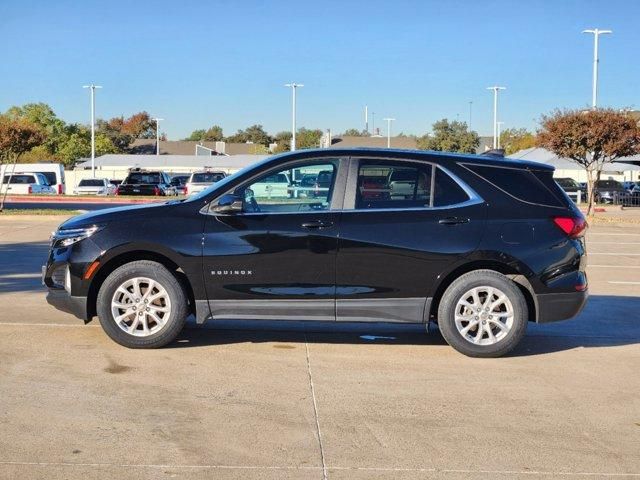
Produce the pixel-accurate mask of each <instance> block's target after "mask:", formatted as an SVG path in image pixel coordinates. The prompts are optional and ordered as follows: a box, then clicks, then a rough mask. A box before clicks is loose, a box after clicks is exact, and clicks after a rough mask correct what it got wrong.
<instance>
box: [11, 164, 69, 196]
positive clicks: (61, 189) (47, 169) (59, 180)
mask: <svg viewBox="0 0 640 480" xmlns="http://www.w3.org/2000/svg"><path fill="white" fill-rule="evenodd" d="M11 172H21V173H41V174H42V175H44V176H45V178H46V179H47V182H49V185H51V187H52V188H53V189H54V193H57V194H58V195H64V194H65V193H66V186H65V179H64V165H62V164H61V163H17V164H16V166H15V170H14V167H13V164H11V163H9V164H4V165H2V166H0V178H2V177H3V176H4V175H10V174H11Z"/></svg>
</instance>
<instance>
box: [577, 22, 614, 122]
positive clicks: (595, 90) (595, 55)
mask: <svg viewBox="0 0 640 480" xmlns="http://www.w3.org/2000/svg"><path fill="white" fill-rule="evenodd" d="M582 33H593V92H592V95H591V108H593V109H594V110H595V109H596V106H597V104H598V63H600V59H599V58H598V37H599V36H600V35H605V34H607V33H613V32H612V31H611V30H598V29H597V28H595V29H593V30H583V31H582Z"/></svg>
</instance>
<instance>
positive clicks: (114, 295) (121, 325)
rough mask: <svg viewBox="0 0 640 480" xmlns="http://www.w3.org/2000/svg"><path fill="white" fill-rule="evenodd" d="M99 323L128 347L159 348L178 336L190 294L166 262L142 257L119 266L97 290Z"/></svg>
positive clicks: (115, 339) (108, 333) (106, 331)
mask: <svg viewBox="0 0 640 480" xmlns="http://www.w3.org/2000/svg"><path fill="white" fill-rule="evenodd" d="M96 307H97V308H96V309H97V312H98V318H99V319H100V324H101V325H102V328H103V329H104V331H105V333H106V334H107V335H109V337H111V339H112V340H114V341H115V342H117V343H119V344H120V345H123V346H125V347H128V348H158V347H162V346H164V345H166V344H168V343H170V342H172V341H173V340H175V338H176V337H177V336H178V334H179V333H180V331H181V330H182V328H183V327H184V324H185V321H186V318H187V315H188V308H187V296H186V294H185V292H184V289H183V288H182V285H180V282H179V281H178V279H177V278H176V277H175V276H174V275H173V274H172V273H171V272H170V271H169V270H167V268H165V267H164V265H162V264H160V263H157V262H151V261H148V260H141V261H136V262H131V263H127V264H125V265H122V266H121V267H118V268H116V269H115V270H114V271H113V272H111V274H110V275H109V276H108V277H107V278H106V279H105V281H104V283H103V284H102V286H101V287H100V291H99V292H98V299H97V305H96Z"/></svg>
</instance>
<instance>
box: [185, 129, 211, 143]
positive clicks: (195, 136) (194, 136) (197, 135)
mask: <svg viewBox="0 0 640 480" xmlns="http://www.w3.org/2000/svg"><path fill="white" fill-rule="evenodd" d="M206 133H207V131H206V130H205V129H204V128H201V129H199V130H194V131H193V132H191V135H189V136H188V137H187V138H185V140H186V141H189V142H201V141H202V140H203V139H204V135H205V134H206Z"/></svg>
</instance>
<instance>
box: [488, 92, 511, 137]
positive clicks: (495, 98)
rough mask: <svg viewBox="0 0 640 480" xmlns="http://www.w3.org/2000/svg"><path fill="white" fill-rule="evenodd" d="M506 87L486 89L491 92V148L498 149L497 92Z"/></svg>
mask: <svg viewBox="0 0 640 480" xmlns="http://www.w3.org/2000/svg"><path fill="white" fill-rule="evenodd" d="M506 89H507V87H498V86H497V85H495V86H493V87H487V90H493V148H494V149H495V148H498V90H506Z"/></svg>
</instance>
